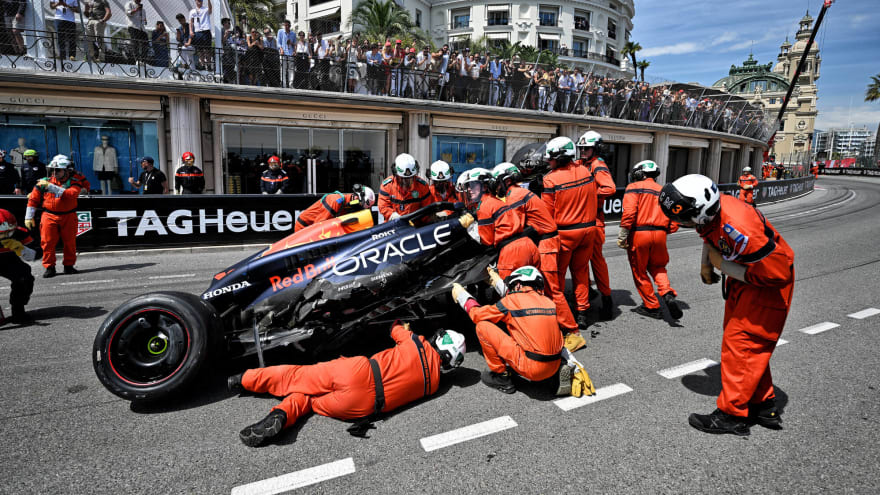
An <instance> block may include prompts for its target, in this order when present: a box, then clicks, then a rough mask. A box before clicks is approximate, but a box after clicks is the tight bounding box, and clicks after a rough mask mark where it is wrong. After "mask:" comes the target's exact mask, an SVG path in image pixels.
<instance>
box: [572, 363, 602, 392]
mask: <svg viewBox="0 0 880 495" xmlns="http://www.w3.org/2000/svg"><path fill="white" fill-rule="evenodd" d="M575 366H577V369H576V370H575V372H574V376H573V377H572V380H571V395H573V396H575V397H580V396H582V395H587V396H590V395H593V394H595V393H596V387H595V386H593V380H590V375H588V374H587V370H585V369H584V367H583V366H581V365H580V364H579V363H578V364H575Z"/></svg>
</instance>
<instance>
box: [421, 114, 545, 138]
mask: <svg viewBox="0 0 880 495" xmlns="http://www.w3.org/2000/svg"><path fill="white" fill-rule="evenodd" d="M432 124H433V127H434V129H432V133H434V134H436V133H438V132H452V133H455V132H458V133H462V132H466V131H468V130H470V131H485V132H486V133H488V134H490V135H494V136H497V137H506V136H507V135H511V134H513V135H515V134H528V135H547V136H555V135H556V134H557V132H558V129H557V126H555V125H545V124H533V123H525V122H517V121H511V120H489V119H484V118H473V119H465V118H455V117H445V116H435V117H434V118H433V119H432Z"/></svg>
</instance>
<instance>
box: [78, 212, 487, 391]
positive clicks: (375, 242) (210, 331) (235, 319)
mask: <svg viewBox="0 0 880 495" xmlns="http://www.w3.org/2000/svg"><path fill="white" fill-rule="evenodd" d="M450 212H452V213H451V214H450ZM473 222H474V220H473V217H472V216H471V215H469V214H467V212H466V210H465V209H464V206H463V205H462V204H461V203H456V204H451V203H434V204H432V205H429V206H426V207H424V208H422V209H421V210H419V211H416V212H414V213H411V214H409V215H405V216H402V217H400V218H398V219H396V220H392V221H389V222H386V223H382V224H380V225H374V222H373V216H372V214H371V212H370V211H360V212H356V213H351V214H348V215H344V216H341V217H339V218H335V219H331V220H326V221H324V222H319V223H316V224H315V225H312V226H309V227H307V228H305V229H302V230H300V231H298V232H296V233H294V234H292V235H290V236H288V237H286V238H285V239H282V240H281V241H278V242H276V243H274V244H272V245H271V246H269V247H267V248H265V249H262V250H260V251H259V252H257V253H254V254H253V255H252V256H250V257H248V258H246V259H244V260H242V261H240V262H238V263H236V264H235V265H233V266H231V267H229V268H227V269H225V270H223V271H221V272H219V273H217V274H216V275H215V276H214V278H213V280H212V281H211V284H210V286H209V287H208V288H207V289H206V290H205V291H204V292H203V293H202V294H201V295H199V296H197V295H194V294H187V293H182V292H154V293H149V294H144V295H140V296H137V297H134V298H133V299H131V300H129V301H127V302H125V303H123V304H122V305H121V306H119V307H118V308H116V309H115V310H114V311H113V312H112V313H110V315H109V316H108V317H107V319H106V320H105V321H104V323H103V324H102V325H101V327H100V329H99V330H98V333H97V335H96V337H95V343H94V347H93V352H92V361H93V365H94V368H95V373H96V374H97V375H98V379H99V380H100V381H101V383H102V384H103V385H104V386H105V387H106V388H107V389H108V390H110V391H111V392H112V393H114V394H116V395H118V396H119V397H122V398H125V399H128V400H138V401H151V400H158V399H162V398H165V397H168V396H169V395H172V394H174V393H176V392H179V391H181V390H182V389H185V388H186V387H187V386H188V385H191V384H192V383H193V381H194V380H195V379H196V377H197V375H198V374H199V372H200V370H201V369H202V368H203V367H204V366H205V364H206V363H207V362H208V360H209V359H216V358H220V359H227V360H231V359H234V358H238V357H242V356H249V355H254V354H256V355H257V357H258V359H259V362H260V366H264V358H263V352H264V351H266V350H268V349H272V348H277V347H280V346H292V347H293V348H295V349H296V350H297V351H299V352H303V353H306V354H312V355H320V354H322V353H327V352H329V351H333V350H335V349H338V348H340V347H341V346H342V345H344V344H345V343H347V342H348V341H349V340H351V339H352V337H353V336H356V335H357V334H358V333H359V332H362V331H364V329H366V328H368V327H369V326H370V325H376V324H379V323H384V322H387V321H391V320H393V319H394V318H398V317H400V318H406V317H410V318H419V319H425V318H430V317H445V316H446V313H445V306H444V307H442V308H440V309H439V311H438V310H437V309H436V304H435V305H434V306H435V307H433V308H432V307H430V304H431V303H432V302H434V303H436V301H437V300H444V301H445V299H444V298H443V297H437V296H440V295H442V294H445V293H448V291H449V290H450V288H451V286H452V284H453V283H455V282H458V283H461V284H463V285H468V284H474V283H478V282H480V281H481V280H483V279H484V278H485V267H486V266H487V265H488V264H489V263H490V262H491V261H492V259H493V258H494V257H495V255H496V253H495V252H494V251H493V250H492V249H491V248H487V247H484V246H482V245H480V244H479V243H478V242H476V241H475V240H474V239H473V238H472V234H469V233H468V227H471V225H472V224H473ZM473 228H475V227H472V229H473Z"/></svg>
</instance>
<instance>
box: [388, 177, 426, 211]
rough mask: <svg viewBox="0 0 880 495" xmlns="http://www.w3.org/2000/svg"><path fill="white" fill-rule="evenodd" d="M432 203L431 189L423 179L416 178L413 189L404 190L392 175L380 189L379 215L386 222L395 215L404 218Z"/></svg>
mask: <svg viewBox="0 0 880 495" xmlns="http://www.w3.org/2000/svg"><path fill="white" fill-rule="evenodd" d="M431 203H432V201H431V189H430V188H429V187H428V183H427V182H425V180H424V179H422V178H421V177H414V178H413V185H412V187H411V188H409V189H403V188H402V187H400V185H398V182H397V176H394V175H392V176H391V177H388V178H387V179H385V180H384V181H383V182H382V187H380V188H379V201H378V205H379V213H380V214H381V215H382V216H383V217H384V218H385V221H386V222H387V221H388V220H390V219H391V215H392V214H394V213H397V214H398V215H400V216H403V215H406V214H409V213H412V212H414V211H418V210H419V209H420V208H422V207H424V206H428V205H429V204H431Z"/></svg>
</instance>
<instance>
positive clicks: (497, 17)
mask: <svg viewBox="0 0 880 495" xmlns="http://www.w3.org/2000/svg"><path fill="white" fill-rule="evenodd" d="M488 8H489V11H488V13H487V15H486V25H487V26H506V25H508V24H509V23H510V8H509V7H508V6H507V5H490V6H489V7H488Z"/></svg>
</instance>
